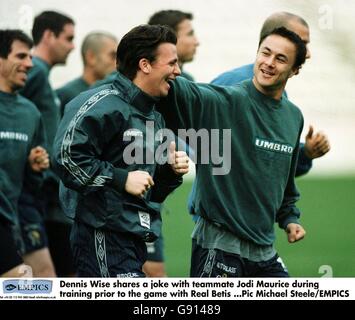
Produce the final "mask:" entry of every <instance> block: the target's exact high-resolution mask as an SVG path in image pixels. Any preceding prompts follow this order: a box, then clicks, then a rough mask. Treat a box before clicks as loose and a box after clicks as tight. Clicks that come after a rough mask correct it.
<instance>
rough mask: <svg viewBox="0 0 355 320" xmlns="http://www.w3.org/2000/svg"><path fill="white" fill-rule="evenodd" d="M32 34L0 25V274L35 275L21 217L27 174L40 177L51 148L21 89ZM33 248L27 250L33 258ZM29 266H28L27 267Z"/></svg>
mask: <svg viewBox="0 0 355 320" xmlns="http://www.w3.org/2000/svg"><path fill="white" fill-rule="evenodd" d="M32 45H33V42H32V40H31V39H30V38H29V37H28V36H27V35H26V34H25V33H23V32H22V31H20V30H0V151H1V157H0V184H1V189H0V276H3V277H20V276H22V275H25V276H31V275H32V272H31V271H30V270H29V269H28V268H26V266H25V265H23V260H22V258H21V255H23V254H24V243H23V238H22V235H21V230H20V225H19V218H18V206H17V203H18V199H19V196H20V193H21V189H22V184H23V180H24V178H25V177H26V178H27V179H28V180H31V181H32V183H33V188H36V183H37V184H38V186H39V184H40V183H41V181H42V178H43V177H42V174H41V172H42V171H43V170H45V169H47V168H48V166H49V160H48V154H47V152H46V150H45V149H43V147H40V145H44V142H45V137H44V130H43V124H42V120H41V115H40V113H39V112H38V110H37V109H36V107H35V106H34V105H33V103H32V102H31V101H29V100H27V99H25V98H23V97H21V96H20V95H19V94H17V91H18V89H20V88H22V87H23V86H24V85H25V82H26V80H27V74H28V72H29V70H30V69H31V67H32V66H33V64H32V60H31V53H30V50H31V48H32ZM31 255H32V254H31V253H30V254H28V255H27V256H26V259H27V258H28V257H30V258H31ZM29 271H30V272H29Z"/></svg>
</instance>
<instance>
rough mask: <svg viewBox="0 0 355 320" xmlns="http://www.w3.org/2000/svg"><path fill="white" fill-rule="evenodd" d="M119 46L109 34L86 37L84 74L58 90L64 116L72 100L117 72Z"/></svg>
mask: <svg viewBox="0 0 355 320" xmlns="http://www.w3.org/2000/svg"><path fill="white" fill-rule="evenodd" d="M117 44H118V41H117V38H116V37H115V36H114V35H112V34H110V33H107V32H91V33H89V34H88V35H87V36H86V37H85V39H84V41H83V43H82V45H81V57H82V60H83V64H84V70H83V74H82V75H81V76H80V77H78V78H76V79H74V80H72V81H70V82H68V83H67V84H65V85H64V86H62V87H60V88H59V89H57V90H56V93H57V95H58V97H59V99H60V102H61V112H62V115H63V113H64V106H65V105H66V104H67V103H68V102H69V101H70V100H72V99H73V98H75V97H76V96H77V95H78V94H79V93H81V92H83V91H85V90H87V89H89V87H90V86H91V85H92V84H93V83H95V82H96V81H98V80H102V79H103V78H105V77H106V76H107V75H108V74H110V73H112V72H113V71H115V70H116V50H117Z"/></svg>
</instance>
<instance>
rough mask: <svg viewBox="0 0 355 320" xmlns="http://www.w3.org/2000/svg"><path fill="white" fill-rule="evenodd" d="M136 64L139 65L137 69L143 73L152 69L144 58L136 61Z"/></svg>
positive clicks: (147, 72)
mask: <svg viewBox="0 0 355 320" xmlns="http://www.w3.org/2000/svg"><path fill="white" fill-rule="evenodd" d="M138 66H139V69H140V70H141V71H142V72H143V73H145V74H149V73H150V71H151V70H152V66H151V64H150V61H149V60H148V59H146V58H142V59H140V60H139V62H138Z"/></svg>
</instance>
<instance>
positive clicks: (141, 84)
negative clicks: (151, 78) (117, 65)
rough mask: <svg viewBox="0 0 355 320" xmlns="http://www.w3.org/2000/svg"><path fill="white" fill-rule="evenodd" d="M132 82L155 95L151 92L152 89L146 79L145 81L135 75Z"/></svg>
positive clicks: (149, 93) (147, 92)
mask: <svg viewBox="0 0 355 320" xmlns="http://www.w3.org/2000/svg"><path fill="white" fill-rule="evenodd" d="M132 82H133V83H134V84H135V85H136V86H137V87H138V88H139V89H141V90H142V91H143V92H144V93H146V94H148V95H150V96H153V95H152V94H151V92H150V90H149V89H148V85H147V84H146V83H145V81H143V80H142V79H140V78H139V77H135V78H134V79H133V80H132Z"/></svg>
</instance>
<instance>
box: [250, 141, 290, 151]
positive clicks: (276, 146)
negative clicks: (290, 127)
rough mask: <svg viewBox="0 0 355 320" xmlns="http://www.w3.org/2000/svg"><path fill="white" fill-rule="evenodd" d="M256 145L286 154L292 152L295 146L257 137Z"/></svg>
mask: <svg viewBox="0 0 355 320" xmlns="http://www.w3.org/2000/svg"><path fill="white" fill-rule="evenodd" d="M255 145H256V146H257V147H258V148H261V149H265V150H270V151H276V152H281V153H286V154H292V152H293V147H291V146H290V145H289V144H282V143H279V142H272V141H267V140H265V139H260V138H256V139H255Z"/></svg>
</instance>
